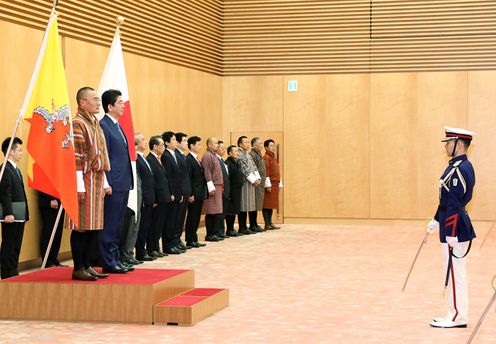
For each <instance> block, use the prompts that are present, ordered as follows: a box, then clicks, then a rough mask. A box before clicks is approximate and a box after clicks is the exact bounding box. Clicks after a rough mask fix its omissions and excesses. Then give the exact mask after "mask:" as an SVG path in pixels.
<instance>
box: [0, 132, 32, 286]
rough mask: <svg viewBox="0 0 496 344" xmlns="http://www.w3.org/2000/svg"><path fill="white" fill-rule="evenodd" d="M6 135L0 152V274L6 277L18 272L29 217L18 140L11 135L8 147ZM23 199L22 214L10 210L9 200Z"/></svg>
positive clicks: (11, 202) (10, 203) (20, 142)
mask: <svg viewBox="0 0 496 344" xmlns="http://www.w3.org/2000/svg"><path fill="white" fill-rule="evenodd" d="M9 142H10V137H8V138H6V139H5V140H4V141H3V143H2V152H3V154H4V155H5V158H6V161H5V162H4V164H7V165H6V166H5V172H4V174H3V177H2V180H1V181H0V203H1V205H2V209H3V214H1V217H2V218H1V220H2V246H1V247H0V269H1V278H2V279H5V278H9V277H14V276H18V275H19V271H18V270H17V265H18V264H19V253H20V252H21V245H22V236H23V234H24V224H25V223H26V221H28V220H29V211H28V202H27V198H26V193H25V191H24V182H23V181H22V175H21V171H20V170H19V167H18V166H17V163H18V162H19V160H21V157H22V147H21V145H22V140H21V139H20V138H18V137H15V138H14V140H13V141H12V147H11V149H10V151H8V152H7V150H8V148H9ZM14 202H21V204H20V205H21V207H22V205H23V204H22V203H24V209H21V211H22V210H25V215H26V216H25V218H16V216H22V215H19V214H14V209H13V203H14Z"/></svg>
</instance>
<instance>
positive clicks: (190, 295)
mask: <svg viewBox="0 0 496 344" xmlns="http://www.w3.org/2000/svg"><path fill="white" fill-rule="evenodd" d="M222 290H224V289H218V288H195V289H191V290H190V291H187V292H185V293H184V294H181V295H179V296H176V297H173V298H172V299H169V300H167V301H164V302H162V303H160V304H159V306H192V305H194V304H195V303H198V302H200V301H202V300H205V299H206V298H208V297H209V296H212V295H215V294H217V293H218V292H220V291H222Z"/></svg>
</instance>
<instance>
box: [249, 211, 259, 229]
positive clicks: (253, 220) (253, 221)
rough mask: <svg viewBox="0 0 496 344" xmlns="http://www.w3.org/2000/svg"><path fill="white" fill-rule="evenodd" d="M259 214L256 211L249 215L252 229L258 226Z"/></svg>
mask: <svg viewBox="0 0 496 344" xmlns="http://www.w3.org/2000/svg"><path fill="white" fill-rule="evenodd" d="M257 214H258V212H257V211H256V210H255V211H250V212H249V213H248V217H249V218H250V228H251V227H256V226H258V223H257Z"/></svg>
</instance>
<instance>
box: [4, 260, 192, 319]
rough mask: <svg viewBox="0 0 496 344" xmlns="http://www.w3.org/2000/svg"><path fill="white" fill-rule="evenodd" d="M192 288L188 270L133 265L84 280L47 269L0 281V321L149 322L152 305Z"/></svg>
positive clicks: (69, 272)
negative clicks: (130, 270)
mask: <svg viewBox="0 0 496 344" xmlns="http://www.w3.org/2000/svg"><path fill="white" fill-rule="evenodd" d="M194 286H195V275H194V271H193V270H165V269H136V270H134V271H132V272H130V273H127V274H111V275H110V276H109V277H108V278H105V279H99V280H98V281H93V282H85V281H73V280H72V268H69V267H68V268H61V267H53V268H49V269H45V270H39V271H35V272H32V273H28V274H25V275H21V276H17V277H13V278H9V279H6V280H2V281H0V298H1V302H0V319H7V320H15V319H22V320H50V321H53V320H55V321H98V322H103V321H105V322H130V323H148V324H152V323H153V321H154V320H153V310H154V305H156V304H157V303H159V302H161V301H163V300H166V299H170V298H173V297H174V296H176V295H179V294H182V293H184V292H186V291H188V290H191V289H193V288H194Z"/></svg>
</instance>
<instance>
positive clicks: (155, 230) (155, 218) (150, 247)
mask: <svg viewBox="0 0 496 344" xmlns="http://www.w3.org/2000/svg"><path fill="white" fill-rule="evenodd" d="M166 212H167V203H163V204H157V206H156V207H155V208H153V210H152V223H151V225H150V227H149V232H148V234H147V237H146V250H147V251H148V253H151V252H153V251H157V252H158V251H160V238H161V236H162V229H163V228H164V222H165V214H166Z"/></svg>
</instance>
